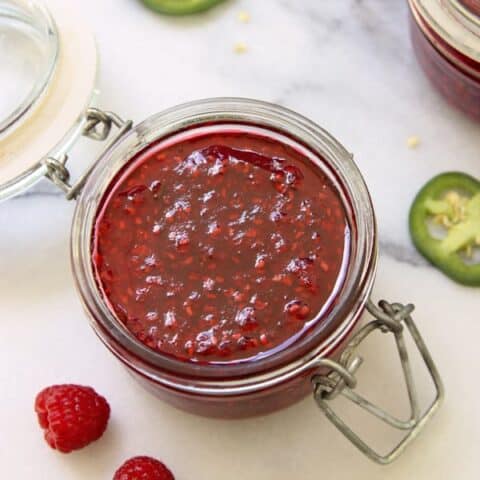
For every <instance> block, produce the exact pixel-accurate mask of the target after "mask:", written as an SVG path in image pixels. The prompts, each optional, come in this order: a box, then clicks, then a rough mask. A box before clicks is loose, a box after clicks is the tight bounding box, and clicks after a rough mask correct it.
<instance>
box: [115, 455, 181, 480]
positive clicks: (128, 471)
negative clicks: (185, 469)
mask: <svg viewBox="0 0 480 480" xmlns="http://www.w3.org/2000/svg"><path fill="white" fill-rule="evenodd" d="M113 480H175V478H174V476H173V475H172V472H171V471H170V470H169V469H168V468H167V467H166V466H165V465H164V464H163V463H162V462H159V461H158V460H155V458H151V457H133V458H131V459H130V460H127V461H126V462H125V463H124V464H123V465H122V466H121V467H120V468H119V469H118V470H117V471H116V472H115V475H114V476H113Z"/></svg>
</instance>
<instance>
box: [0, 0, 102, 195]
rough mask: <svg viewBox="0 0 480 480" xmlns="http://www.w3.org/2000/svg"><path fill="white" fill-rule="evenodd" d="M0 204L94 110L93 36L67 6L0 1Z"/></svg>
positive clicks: (35, 176) (34, 177)
mask: <svg viewBox="0 0 480 480" xmlns="http://www.w3.org/2000/svg"><path fill="white" fill-rule="evenodd" d="M0 65H1V68H0V201H1V200H5V199H6V198H9V197H11V196H13V195H16V194H18V193H20V192H21V191H23V190H25V189H26V188H28V187H30V186H31V185H32V184H33V183H35V182H36V181H38V180H40V179H41V178H42V177H43V176H44V175H45V174H46V172H47V169H46V165H45V163H44V160H45V158H47V157H48V156H49V155H53V154H58V153H59V152H62V151H63V150H66V148H67V147H68V146H69V145H70V144H71V142H72V141H73V140H74V139H75V138H77V137H78V136H79V134H81V132H82V126H83V122H84V113H85V111H86V109H87V108H88V107H89V106H90V105H91V102H92V97H93V92H94V87H95V80H96V72H97V51H96V45H95V40H94V37H93V35H92V33H91V31H90V30H89V28H88V25H87V23H85V22H83V21H82V19H81V16H80V15H78V12H76V11H74V8H73V6H72V5H71V4H70V2H65V0H42V2H40V1H39V0H0Z"/></svg>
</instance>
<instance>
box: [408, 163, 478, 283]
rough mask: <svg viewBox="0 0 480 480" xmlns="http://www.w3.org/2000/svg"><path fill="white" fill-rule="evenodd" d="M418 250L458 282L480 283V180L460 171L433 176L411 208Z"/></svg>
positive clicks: (413, 238) (411, 229)
mask: <svg viewBox="0 0 480 480" xmlns="http://www.w3.org/2000/svg"><path fill="white" fill-rule="evenodd" d="M409 222H410V234H411V236H412V240H413V243H414V244H415V246H416V247H417V249H418V250H419V252H420V253H421V254H422V255H423V256H424V257H426V258H427V259H428V260H429V261H430V262H431V263H432V264H434V265H435V266H436V267H438V268H439V269H440V270H441V271H443V272H444V273H445V274H446V275H448V276H449V277H450V278H451V279H453V280H455V281H456V282H459V283H462V284H464V285H470V286H480V262H478V261H477V260H478V247H479V246H480V181H478V180H477V179H475V178H473V177H471V176H470V175H466V174H464V173H460V172H448V173H443V174H441V175H438V176H437V177H434V178H433V179H432V180H430V181H429V182H428V183H427V184H426V185H425V186H424V187H423V188H422V189H421V190H420V192H419V193H418V195H417V196H416V198H415V200H414V202H413V205H412V207H411V210H410V218H409Z"/></svg>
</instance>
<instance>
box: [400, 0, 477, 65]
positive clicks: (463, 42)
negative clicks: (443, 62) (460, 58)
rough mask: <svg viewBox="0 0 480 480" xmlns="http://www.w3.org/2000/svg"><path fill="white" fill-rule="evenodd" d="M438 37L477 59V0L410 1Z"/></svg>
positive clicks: (467, 55)
mask: <svg viewBox="0 0 480 480" xmlns="http://www.w3.org/2000/svg"><path fill="white" fill-rule="evenodd" d="M410 1H411V3H412V4H413V6H414V7H415V8H414V11H417V12H418V13H419V14H420V15H421V16H422V18H423V19H424V20H425V21H426V22H427V23H428V25H429V27H430V28H432V29H433V30H434V31H435V32H436V33H437V34H438V35H439V36H440V37H441V38H443V39H444V40H445V41H446V42H448V43H449V44H450V45H451V46H452V47H453V48H455V49H456V50H457V51H459V52H460V53H462V54H463V55H465V56H466V57H469V58H471V59H472V60H474V61H476V62H480V0H410Z"/></svg>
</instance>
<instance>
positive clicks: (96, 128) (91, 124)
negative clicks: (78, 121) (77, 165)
mask: <svg viewBox="0 0 480 480" xmlns="http://www.w3.org/2000/svg"><path fill="white" fill-rule="evenodd" d="M132 124H133V122H132V121H131V120H127V121H125V120H122V119H121V118H120V117H119V116H118V115H117V114H115V113H112V112H104V111H102V110H99V109H98V108H89V109H88V110H87V114H86V119H85V126H84V127H83V130H82V135H83V136H84V137H87V138H90V139H91V140H96V141H100V142H101V141H104V140H106V139H107V138H108V136H109V135H110V132H111V130H112V127H113V126H115V127H117V128H118V129H119V130H118V132H117V134H116V135H115V136H114V137H113V138H112V139H111V140H110V142H109V143H108V145H107V146H106V147H105V150H108V149H109V148H110V147H111V146H112V145H113V144H114V143H115V142H117V140H119V139H120V138H121V137H122V136H123V135H124V134H125V133H126V132H128V131H129V130H130V129H131V128H132ZM67 160H68V155H67V154H63V155H62V156H61V157H59V158H55V157H47V158H45V159H44V160H43V161H42V164H43V165H45V166H46V169H47V172H46V174H45V176H46V177H47V178H48V179H49V180H51V181H52V182H53V183H54V184H55V185H57V186H58V187H59V188H61V189H62V190H63V191H64V192H65V196H66V198H67V200H72V199H75V198H77V196H78V194H79V193H80V191H81V190H82V188H83V185H84V184H85V182H86V180H87V178H88V176H89V175H90V172H91V171H92V169H93V167H94V166H95V162H94V163H93V164H92V165H91V166H90V168H89V169H88V170H87V171H86V172H85V173H84V174H83V175H82V176H81V177H80V178H79V179H78V180H77V181H76V182H75V183H74V184H73V185H72V184H70V172H69V171H68V169H67V167H66V163H67Z"/></svg>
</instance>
